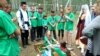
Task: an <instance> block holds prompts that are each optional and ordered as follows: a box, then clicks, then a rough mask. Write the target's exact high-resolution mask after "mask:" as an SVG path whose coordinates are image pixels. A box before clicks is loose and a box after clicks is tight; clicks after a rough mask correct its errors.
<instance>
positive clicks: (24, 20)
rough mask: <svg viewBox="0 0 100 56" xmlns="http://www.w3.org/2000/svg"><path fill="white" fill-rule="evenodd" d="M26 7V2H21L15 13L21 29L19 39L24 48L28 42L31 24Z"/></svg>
mask: <svg viewBox="0 0 100 56" xmlns="http://www.w3.org/2000/svg"><path fill="white" fill-rule="evenodd" d="M26 8H27V4H26V2H21V8H20V9H19V10H18V11H17V13H16V15H17V18H18V23H19V26H20V29H21V39H22V44H23V47H24V48H25V47H26V45H28V44H29V43H28V36H29V27H30V25H31V23H30V19H29V16H28V12H27V10H26Z"/></svg>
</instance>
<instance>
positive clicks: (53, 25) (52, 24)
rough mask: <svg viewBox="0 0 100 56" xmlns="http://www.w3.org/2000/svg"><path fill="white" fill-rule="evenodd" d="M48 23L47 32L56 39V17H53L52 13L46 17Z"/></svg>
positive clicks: (53, 13)
mask: <svg viewBox="0 0 100 56" xmlns="http://www.w3.org/2000/svg"><path fill="white" fill-rule="evenodd" d="M48 23H49V30H50V31H51V32H52V33H53V36H54V38H55V39H56V24H57V17H56V16H55V12H54V11H51V16H49V17H48Z"/></svg>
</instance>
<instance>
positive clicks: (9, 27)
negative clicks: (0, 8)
mask: <svg viewBox="0 0 100 56" xmlns="http://www.w3.org/2000/svg"><path fill="white" fill-rule="evenodd" d="M1 21H2V25H3V26H2V28H4V30H5V32H6V33H7V34H8V35H11V34H13V33H14V32H15V30H16V29H17V27H16V26H15V24H14V23H13V22H12V21H11V19H10V18H9V17H7V15H4V16H2V17H1Z"/></svg>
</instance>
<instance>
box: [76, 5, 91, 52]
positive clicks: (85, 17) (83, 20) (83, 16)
mask: <svg viewBox="0 0 100 56" xmlns="http://www.w3.org/2000/svg"><path fill="white" fill-rule="evenodd" d="M90 22H91V15H90V12H89V8H88V5H83V6H82V10H81V13H80V16H79V22H78V25H77V28H78V32H77V36H76V42H77V45H79V46H78V48H79V47H80V48H81V53H84V51H85V47H86V45H87V38H85V39H80V37H82V30H83V29H84V27H86V26H87V25H88V24H89V23H90Z"/></svg>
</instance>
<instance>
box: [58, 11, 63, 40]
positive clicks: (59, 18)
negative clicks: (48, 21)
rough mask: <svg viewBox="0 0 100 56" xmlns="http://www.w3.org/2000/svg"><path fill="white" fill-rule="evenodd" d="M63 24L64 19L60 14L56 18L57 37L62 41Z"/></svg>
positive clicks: (61, 13)
mask: <svg viewBox="0 0 100 56" xmlns="http://www.w3.org/2000/svg"><path fill="white" fill-rule="evenodd" d="M64 24H65V19H64V12H62V11H61V12H60V16H58V26H57V28H58V37H59V40H63V37H64Z"/></svg>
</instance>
